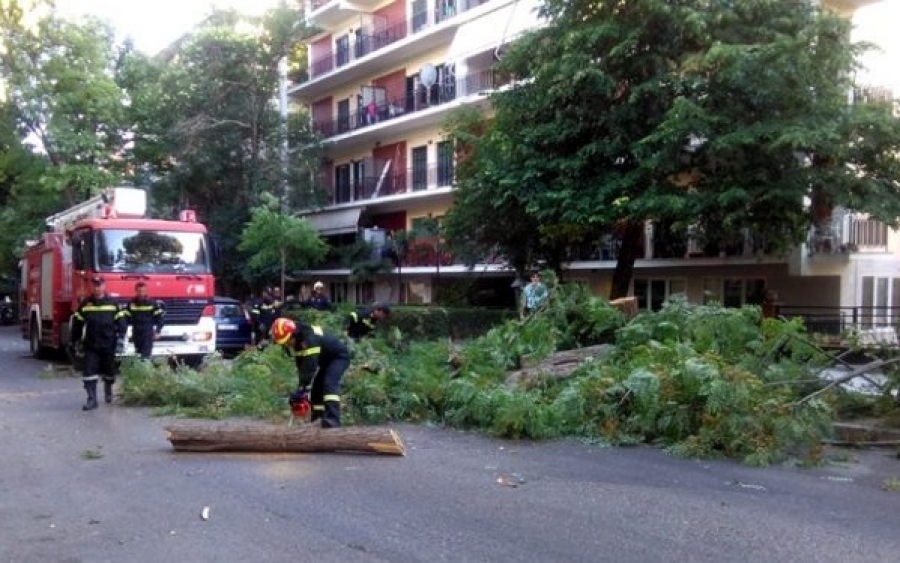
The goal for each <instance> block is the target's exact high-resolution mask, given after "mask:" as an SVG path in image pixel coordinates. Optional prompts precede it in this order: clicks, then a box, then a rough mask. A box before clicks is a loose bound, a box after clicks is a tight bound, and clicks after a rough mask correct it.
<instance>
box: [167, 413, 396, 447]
mask: <svg viewBox="0 0 900 563" xmlns="http://www.w3.org/2000/svg"><path fill="white" fill-rule="evenodd" d="M166 432H167V433H168V436H167V439H168V440H169V442H171V443H172V447H173V448H175V451H183V452H334V451H361V452H372V453H378V454H387V455H401V456H402V455H406V450H405V448H404V446H403V441H402V440H401V439H400V435H399V434H397V432H395V431H394V430H391V429H388V428H369V427H351V428H321V427H319V426H313V425H312V424H307V423H298V424H296V425H295V426H293V427H290V428H289V427H288V426H287V425H284V426H275V425H272V424H265V423H234V422H213V421H192V422H184V423H178V424H172V425H170V426H167V427H166Z"/></svg>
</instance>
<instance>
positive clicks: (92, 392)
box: [81, 380, 97, 411]
mask: <svg viewBox="0 0 900 563" xmlns="http://www.w3.org/2000/svg"><path fill="white" fill-rule="evenodd" d="M84 390H85V391H87V402H86V403H84V406H83V407H81V410H83V411H92V410H94V409H96V408H97V381H96V380H94V381H85V382H84Z"/></svg>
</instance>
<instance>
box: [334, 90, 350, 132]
mask: <svg viewBox="0 0 900 563" xmlns="http://www.w3.org/2000/svg"><path fill="white" fill-rule="evenodd" d="M337 110H338V119H337V125H338V133H346V132H347V131H349V130H350V98H346V99H344V100H340V101H339V102H338V104H337Z"/></svg>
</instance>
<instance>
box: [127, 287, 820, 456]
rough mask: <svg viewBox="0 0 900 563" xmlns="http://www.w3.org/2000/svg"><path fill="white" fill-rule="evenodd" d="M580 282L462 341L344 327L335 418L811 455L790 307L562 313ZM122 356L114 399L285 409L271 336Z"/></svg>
mask: <svg viewBox="0 0 900 563" xmlns="http://www.w3.org/2000/svg"><path fill="white" fill-rule="evenodd" d="M577 291H579V290H571V292H570V290H568V289H558V290H557V291H555V292H554V298H553V299H551V301H550V303H549V304H548V307H547V308H546V309H544V310H542V311H541V312H539V313H537V314H536V315H534V316H532V317H529V318H528V319H526V320H524V321H521V320H508V321H507V322H505V323H504V324H502V325H499V326H496V327H494V328H493V329H491V330H490V331H488V332H487V333H486V334H485V335H484V336H481V337H479V338H476V339H472V340H469V341H466V342H465V343H461V344H454V343H453V341H451V340H437V341H415V340H413V341H409V340H404V339H403V338H402V337H401V334H400V332H399V331H398V330H396V328H395V329H394V330H393V331H391V332H390V333H389V334H388V335H387V336H388V337H387V338H375V339H369V340H364V341H362V342H359V343H356V344H355V345H354V346H353V348H352V351H353V360H352V363H351V367H350V369H349V370H348V372H347V373H346V375H345V377H344V391H343V400H344V413H345V414H344V417H345V421H346V423H347V424H379V423H384V422H389V421H410V422H420V423H433V424H440V425H447V426H452V427H456V428H465V429H475V430H480V431H485V432H489V433H491V434H494V435H496V436H501V437H507V438H531V439H549V438H558V437H577V438H581V439H586V440H590V441H599V442H603V443H609V444H634V443H652V444H657V445H660V446H662V447H665V448H667V450H668V451H670V452H672V453H674V454H678V455H685V456H698V457H709V456H720V455H721V456H728V457H734V458H738V459H741V460H743V461H744V462H746V463H749V464H753V465H767V464H770V463H774V462H777V461H780V460H783V459H786V458H788V457H796V458H800V459H802V460H804V461H805V462H808V461H810V460H816V459H818V456H819V454H820V453H821V452H820V443H821V439H822V438H823V437H824V436H825V435H826V434H827V432H828V431H829V429H830V421H831V414H832V410H831V409H830V407H829V406H828V404H826V403H825V402H823V401H820V400H811V401H805V402H803V401H799V399H800V398H801V397H803V396H804V395H806V394H807V393H808V392H809V391H810V390H811V389H815V388H816V387H815V384H814V383H813V380H812V378H811V373H813V371H814V370H815V369H816V368H817V367H818V365H819V364H821V362H822V361H823V360H824V359H825V357H824V356H823V355H822V354H821V353H820V352H818V351H817V350H816V349H815V348H813V347H811V346H809V345H808V344H807V343H806V342H805V340H804V338H803V337H804V335H805V331H804V327H803V326H802V324H800V323H799V322H798V321H791V322H788V321H781V320H775V319H763V318H762V317H761V314H760V311H759V309H758V308H756V307H747V308H743V309H725V308H720V307H711V306H694V305H689V304H687V303H686V302H684V301H671V302H669V303H668V304H667V305H666V307H665V308H664V309H663V310H662V311H661V312H658V313H642V314H641V315H639V316H638V317H637V318H635V319H634V320H632V321H631V322H630V323H628V324H624V321H623V320H622V318H621V315H620V314H618V312H616V311H613V310H612V309H611V308H610V307H609V306H608V305H606V306H605V309H604V305H603V301H602V300H598V301H597V302H590V303H589V304H588V305H585V303H584V302H581V305H580V307H577V308H578V309H579V310H580V311H581V312H580V315H581V316H580V317H579V316H573V313H572V312H571V311H570V309H572V308H573V306H574V305H576V304H578V303H579V301H577V297H576V296H577V295H578V293H577ZM588 301H590V300H588ZM571 325H574V326H571ZM598 335H611V338H612V340H613V342H612V344H613V346H612V347H611V351H610V352H609V353H607V354H606V355H603V356H598V357H594V358H593V359H590V360H587V361H585V362H583V363H582V364H581V365H580V366H579V367H578V368H577V369H576V370H575V371H574V372H573V373H572V374H571V375H570V376H569V377H567V378H558V377H552V376H549V375H547V376H545V377H543V378H537V379H536V380H535V379H531V380H529V383H528V384H524V385H513V384H510V383H508V382H507V377H508V372H509V371H510V370H512V369H515V368H516V367H517V366H518V365H519V363H520V360H521V358H522V357H523V356H527V357H529V358H531V359H540V358H543V357H546V356H547V355H549V354H551V353H552V352H553V351H555V350H558V349H559V348H560V347H561V346H563V345H569V344H575V343H577V344H578V345H583V343H584V342H594V341H596V340H598V339H600V340H603V338H599V336H598ZM604 338H605V337H604ZM123 371H124V372H125V377H124V382H125V383H124V394H125V401H126V402H128V403H131V404H152V405H157V406H159V407H160V409H159V410H160V412H163V413H167V414H180V415H188V416H204V417H214V418H220V417H225V416H257V417H267V418H273V417H274V418H278V417H284V416H286V415H287V414H288V410H287V402H286V400H285V396H286V395H287V393H288V392H289V391H290V390H291V389H292V388H293V387H294V386H295V385H296V383H295V381H296V380H295V377H296V375H295V370H294V366H293V364H292V362H291V359H290V358H289V357H287V356H286V355H285V354H283V353H282V352H281V351H280V350H277V349H276V348H270V349H267V350H265V351H262V352H260V351H250V352H246V353H244V354H242V355H241V356H239V357H238V359H237V360H236V361H235V363H234V366H233V367H232V368H231V369H228V368H227V366H226V365H225V364H223V363H221V362H218V361H212V362H210V363H209V364H208V365H207V366H206V367H205V368H204V369H203V371H202V373H197V372H193V371H192V370H189V369H187V368H177V369H174V370H173V369H170V368H168V367H164V366H156V367H153V366H152V365H151V364H148V363H146V362H143V363H142V362H136V363H133V364H130V365H129V366H127V367H126V369H125V370H123Z"/></svg>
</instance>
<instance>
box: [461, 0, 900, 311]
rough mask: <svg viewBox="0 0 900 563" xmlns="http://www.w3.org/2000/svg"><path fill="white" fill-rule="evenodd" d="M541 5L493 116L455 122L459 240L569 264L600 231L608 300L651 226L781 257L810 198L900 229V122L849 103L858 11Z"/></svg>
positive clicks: (515, 53) (513, 52) (710, 4)
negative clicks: (613, 249) (739, 241)
mask: <svg viewBox="0 0 900 563" xmlns="http://www.w3.org/2000/svg"><path fill="white" fill-rule="evenodd" d="M542 14H543V15H544V16H545V17H546V18H547V21H548V25H546V26H545V27H543V28H541V29H539V30H537V31H534V32H532V33H530V34H528V35H526V36H525V37H524V38H522V39H521V40H520V41H517V42H516V43H515V44H513V45H511V46H509V47H508V48H505V49H504V53H503V58H502V60H501V62H500V69H501V71H502V72H504V73H508V75H510V76H512V77H515V79H516V80H515V83H514V84H515V87H513V88H509V89H504V90H502V91H498V92H497V93H495V94H493V95H492V96H491V102H492V105H493V108H494V115H493V117H492V119H491V120H490V121H489V122H488V123H487V124H484V125H483V126H482V128H481V129H482V130H481V131H478V130H477V128H473V127H472V126H471V121H470V122H469V123H468V125H467V124H466V123H465V122H464V123H462V124H459V123H457V125H456V126H454V125H451V131H450V134H451V136H452V137H454V138H456V140H457V141H459V142H460V143H461V144H463V145H464V146H465V147H466V153H467V154H466V155H464V158H463V159H462V160H463V162H461V164H460V166H459V172H458V185H459V189H458V194H457V204H456V205H455V206H454V208H453V209H451V211H450V213H449V214H448V217H447V236H448V238H449V239H450V240H451V242H455V243H456V244H459V243H460V242H463V243H464V244H465V245H466V246H468V247H469V248H477V249H478V250H481V251H485V250H488V249H492V248H495V247H498V246H499V247H500V248H501V250H502V251H503V252H504V254H505V255H506V256H507V257H508V258H509V259H510V261H511V262H512V263H513V264H514V265H516V266H518V265H519V263H521V262H522V261H523V260H524V261H535V260H537V259H545V260H549V261H550V262H551V265H552V266H554V267H558V266H559V265H560V263H561V262H563V261H565V260H566V259H567V258H566V256H567V255H566V252H565V249H566V248H569V247H574V246H577V245H579V244H582V243H584V242H586V241H590V240H592V239H596V238H597V237H598V235H599V234H601V233H607V234H608V235H610V236H612V237H614V238H616V239H617V240H618V242H619V250H618V256H617V266H616V270H615V272H614V275H613V285H612V290H611V295H610V297H613V298H614V297H619V296H623V295H626V294H627V292H628V288H629V285H630V281H631V274H632V270H633V265H634V260H635V259H636V258H637V257H638V256H639V254H640V252H641V248H642V246H641V237H642V234H643V230H644V229H643V224H644V222H645V221H654V222H655V223H656V224H657V225H662V226H666V227H667V229H668V230H667V231H666V232H663V233H661V236H662V237H677V236H684V234H685V233H687V231H688V229H691V230H692V232H694V233H697V236H699V237H701V238H702V239H703V241H704V242H705V243H707V244H714V245H715V244H718V245H725V244H728V243H729V242H730V241H731V240H732V239H733V238H734V237H736V236H737V235H739V234H740V233H741V229H744V228H747V229H749V230H750V231H751V232H752V233H753V234H754V236H756V237H757V238H758V239H759V240H762V241H764V244H765V247H766V248H768V249H770V250H778V249H783V248H786V247H788V246H790V245H792V244H795V243H797V242H799V241H801V240H802V239H803V238H804V236H805V234H806V232H807V229H808V227H809V225H810V213H809V201H810V200H811V199H821V200H824V201H826V202H828V204H829V205H842V206H845V207H847V208H851V209H854V210H857V211H862V212H868V213H871V214H872V215H873V216H875V217H877V218H878V219H881V220H883V221H886V222H888V223H889V224H892V225H894V224H896V223H897V218H898V217H900V198H898V197H897V195H898V192H900V190H898V178H900V174H898V172H900V169H898V160H897V155H898V149H900V124H898V120H897V119H896V118H895V117H894V115H893V113H892V110H893V108H892V107H891V106H890V105H872V104H848V103H847V98H848V96H847V94H848V92H849V91H850V90H851V87H852V85H853V84H852V76H853V70H854V68H855V64H856V63H855V62H854V61H855V60H856V57H857V55H859V54H860V53H861V50H862V48H863V47H864V46H861V45H854V44H852V43H851V42H850V39H849V31H850V23H849V22H848V21H846V20H844V19H842V18H840V17H838V16H836V15H833V14H830V13H827V12H824V11H820V10H819V9H817V8H816V7H814V6H813V5H812V3H807V2H783V1H780V0H746V1H743V2H738V3H735V2H731V1H728V0H678V1H677V2H676V1H674V0H634V1H629V2H596V1H589V0H547V1H546V3H545V5H544V7H543V9H542ZM485 225H489V226H487V227H485ZM512 233H514V234H515V236H508V235H510V234H512ZM560 249H563V252H560Z"/></svg>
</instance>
